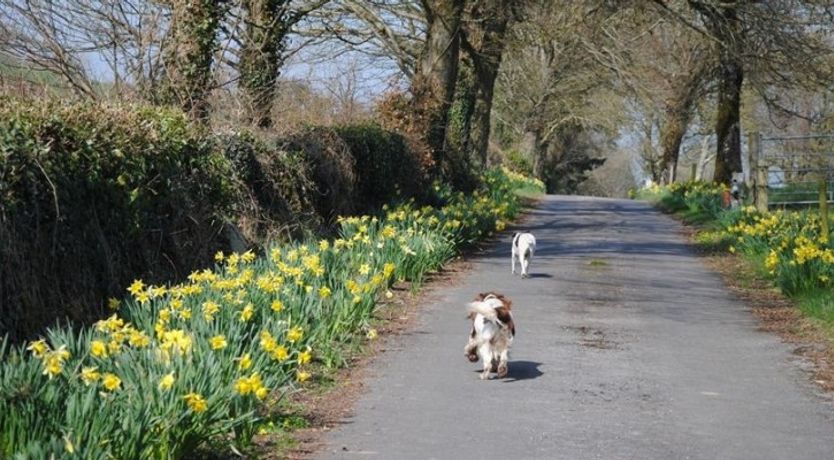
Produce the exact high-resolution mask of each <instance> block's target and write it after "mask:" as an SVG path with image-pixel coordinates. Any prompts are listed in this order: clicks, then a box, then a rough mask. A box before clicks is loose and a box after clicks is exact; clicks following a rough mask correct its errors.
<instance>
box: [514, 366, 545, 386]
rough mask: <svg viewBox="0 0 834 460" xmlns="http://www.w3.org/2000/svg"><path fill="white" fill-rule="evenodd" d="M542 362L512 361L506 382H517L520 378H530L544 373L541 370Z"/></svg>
mask: <svg viewBox="0 0 834 460" xmlns="http://www.w3.org/2000/svg"><path fill="white" fill-rule="evenodd" d="M541 365H542V363H537V362H535V361H510V366H509V369H508V372H507V378H506V379H505V380H504V382H507V383H510V382H516V381H518V380H529V379H534V378H537V377H541V376H542V375H544V372H542V371H540V370H539V366H541Z"/></svg>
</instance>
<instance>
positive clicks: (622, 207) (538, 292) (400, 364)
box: [319, 196, 834, 460]
mask: <svg viewBox="0 0 834 460" xmlns="http://www.w3.org/2000/svg"><path fill="white" fill-rule="evenodd" d="M525 228H526V229H529V230H530V231H532V232H533V233H534V234H535V235H536V238H537V240H538V247H537V251H536V257H535V258H534V259H533V262H532V264H531V270H530V271H531V275H532V278H530V279H526V280H521V279H519V278H518V277H512V276H510V260H509V257H510V243H509V242H510V235H509V234H508V235H504V237H503V238H502V239H501V241H500V242H499V243H498V244H496V245H495V246H493V247H491V248H489V249H488V250H487V251H486V252H484V253H483V254H482V255H479V256H476V257H475V258H474V261H473V264H474V266H473V268H472V270H471V271H470V272H469V273H468V274H467V275H465V276H464V277H463V279H462V281H461V282H460V283H458V284H456V285H455V286H454V287H451V288H448V289H445V290H442V291H441V292H438V293H435V295H434V298H432V299H430V301H429V302H428V304H427V305H426V306H425V307H424V308H423V314H422V319H421V320H420V321H419V324H418V325H417V326H416V329H415V330H414V331H413V332H412V333H410V334H407V335H405V336H403V337H401V338H398V339H396V340H395V343H394V344H393V345H394V347H395V349H394V350H391V351H389V352H387V353H385V354H384V355H383V356H381V357H380V358H379V359H378V360H376V361H375V363H374V364H373V365H372V368H371V375H372V377H371V378H370V380H369V381H368V385H367V393H366V394H364V395H363V396H362V397H361V398H360V400H359V401H358V403H357V405H356V407H355V409H356V410H355V414H354V416H353V417H352V418H350V419H348V420H345V423H344V424H343V425H342V426H340V427H338V428H336V429H334V430H333V431H331V432H330V433H328V435H327V437H326V439H325V440H326V442H327V446H326V447H325V448H324V449H323V450H322V451H321V452H320V457H319V458H322V459H333V458H339V459H342V458H346V459H353V458H379V459H395V460H399V459H452V460H466V459H532V458H541V459H791V460H798V459H834V407H832V405H831V404H830V403H829V402H826V401H828V400H827V399H826V398H825V397H824V396H823V395H820V394H819V393H818V389H817V388H816V387H815V386H814V385H813V384H812V383H811V382H810V380H809V376H808V374H807V372H806V371H803V369H802V366H803V362H801V361H800V360H799V358H796V357H795V356H794V355H793V354H792V353H791V349H792V347H791V346H790V345H788V344H783V343H781V342H780V340H779V338H778V337H776V336H774V335H772V334H768V333H765V332H760V331H757V329H756V320H755V319H754V318H753V317H752V315H751V314H750V312H749V311H747V310H746V308H745V306H744V305H742V304H741V303H740V302H739V301H737V300H735V299H734V298H733V297H732V296H731V295H730V294H729V293H728V292H727V291H726V289H725V288H724V287H723V286H722V282H721V280H720V279H719V277H718V276H717V275H716V274H714V273H712V272H710V271H709V270H708V269H707V268H706V267H705V266H704V265H703V263H702V261H700V260H699V258H698V256H697V255H695V254H694V253H693V252H692V251H691V249H690V248H689V247H687V245H686V244H685V241H684V239H683V238H682V237H681V236H680V235H679V230H680V226H679V224H677V223H676V222H675V221H673V220H672V219H671V218H669V217H667V216H664V215H661V214H659V213H658V212H656V211H654V210H653V209H651V208H650V207H649V206H648V205H646V204H645V203H640V202H633V201H626V200H607V199H592V198H584V197H561V196H549V197H547V198H546V199H545V200H543V201H542V203H541V205H540V206H539V208H538V209H537V210H536V211H534V212H533V214H532V216H531V218H530V219H529V220H528V222H527V224H526V225H525ZM486 290H497V291H499V292H503V293H504V294H506V295H507V296H509V297H510V298H511V299H513V301H514V304H513V312H514V315H515V319H516V324H517V328H518V331H517V335H516V338H515V342H514V344H513V349H512V352H511V356H510V369H509V376H508V377H507V378H505V379H500V380H498V379H496V380H489V381H481V380H479V379H478V371H479V368H480V364H479V363H475V364H472V363H469V362H468V361H467V360H466V359H465V358H464V356H463V345H464V344H465V342H466V334H467V332H468V330H469V329H468V328H469V324H468V323H467V321H466V319H465V318H464V309H465V304H466V302H468V301H469V300H471V299H472V297H473V296H474V295H475V294H476V293H477V292H481V291H486Z"/></svg>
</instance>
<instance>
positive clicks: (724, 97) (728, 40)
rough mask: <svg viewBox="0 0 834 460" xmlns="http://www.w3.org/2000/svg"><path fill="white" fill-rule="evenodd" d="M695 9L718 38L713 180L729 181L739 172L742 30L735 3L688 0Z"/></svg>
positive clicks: (725, 182) (724, 182) (742, 77)
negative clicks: (709, 2) (734, 173)
mask: <svg viewBox="0 0 834 460" xmlns="http://www.w3.org/2000/svg"><path fill="white" fill-rule="evenodd" d="M688 3H689V5H690V6H691V7H692V8H693V9H694V10H696V11H698V12H699V13H700V14H701V16H703V18H704V22H705V23H706V25H707V28H709V30H710V32H711V33H712V34H713V35H714V36H715V37H716V38H718V40H719V41H720V47H719V56H718V110H717V113H716V117H715V135H716V149H717V150H716V156H715V173H714V174H713V180H714V181H716V182H719V183H723V184H729V183H730V181H731V180H732V174H733V172H741V170H742V169H741V124H740V118H739V112H740V107H741V85H742V83H743V82H744V69H743V66H742V62H741V53H740V51H741V50H742V47H743V46H744V32H743V29H742V27H741V26H742V24H741V20H740V19H739V17H738V2H717V3H716V4H708V3H705V2H700V1H694V0H688Z"/></svg>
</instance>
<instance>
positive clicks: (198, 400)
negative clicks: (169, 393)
mask: <svg viewBox="0 0 834 460" xmlns="http://www.w3.org/2000/svg"><path fill="white" fill-rule="evenodd" d="M182 399H184V400H185V404H186V405H188V408H189V409H191V410H193V411H194V412H196V413H198V414H199V413H202V412H205V411H206V409H208V403H206V400H205V398H203V396H202V395H201V394H199V393H188V394H187V395H185V396H183V397H182Z"/></svg>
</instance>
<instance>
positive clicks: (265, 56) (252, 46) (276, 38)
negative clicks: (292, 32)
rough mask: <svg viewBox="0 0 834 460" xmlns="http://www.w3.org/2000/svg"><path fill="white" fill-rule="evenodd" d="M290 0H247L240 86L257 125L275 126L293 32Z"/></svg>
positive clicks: (250, 114) (262, 126)
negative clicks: (275, 105)
mask: <svg viewBox="0 0 834 460" xmlns="http://www.w3.org/2000/svg"><path fill="white" fill-rule="evenodd" d="M288 3H289V1H288V0H244V1H243V8H244V9H245V11H246V16H247V17H246V29H245V33H244V36H243V37H242V42H243V43H242V45H241V50H240V65H239V69H238V71H239V72H240V87H241V89H242V90H243V92H244V95H245V99H246V107H245V110H246V118H247V120H248V121H249V123H251V124H252V125H253V126H257V127H259V128H269V127H270V126H272V104H273V102H274V100H275V92H276V88H277V83H278V76H279V75H280V71H281V65H282V64H283V63H284V53H283V52H284V47H285V38H286V36H287V33H288V32H289V28H290V22H289V19H288V17H287V15H288V11H287V8H288Z"/></svg>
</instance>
